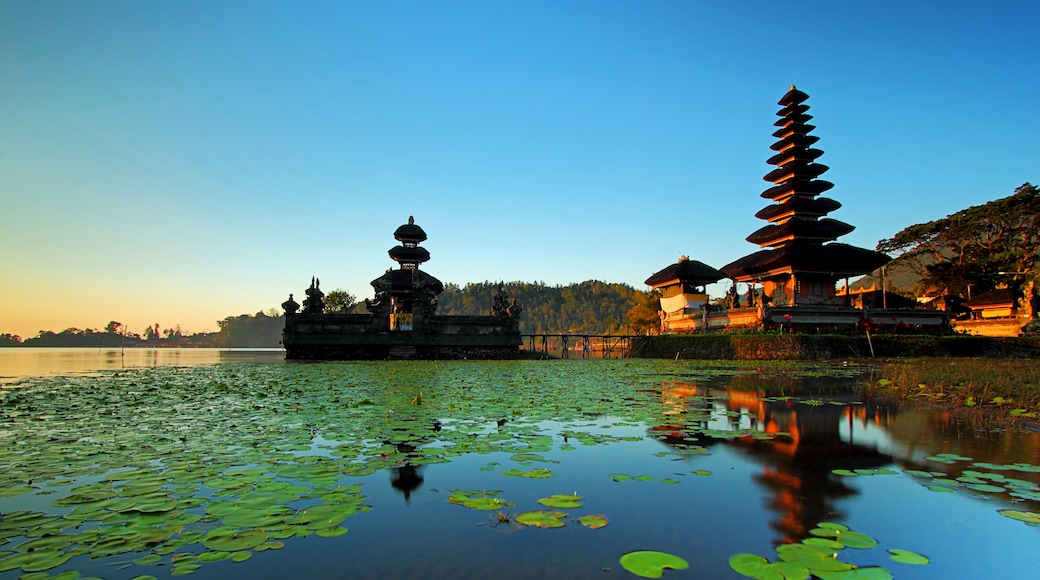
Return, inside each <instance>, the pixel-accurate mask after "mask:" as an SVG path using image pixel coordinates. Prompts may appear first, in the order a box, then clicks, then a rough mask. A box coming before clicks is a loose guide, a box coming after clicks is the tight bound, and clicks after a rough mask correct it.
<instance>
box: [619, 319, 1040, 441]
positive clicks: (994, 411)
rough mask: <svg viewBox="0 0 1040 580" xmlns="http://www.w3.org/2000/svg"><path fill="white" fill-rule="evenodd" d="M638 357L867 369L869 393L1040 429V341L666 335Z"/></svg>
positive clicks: (981, 420) (996, 424)
mask: <svg viewBox="0 0 1040 580" xmlns="http://www.w3.org/2000/svg"><path fill="white" fill-rule="evenodd" d="M872 352H873V356H871V353H872ZM632 356H635V357H642V358H674V359H676V360H678V359H700V360H733V361H771V362H773V363H774V364H785V363H787V364H800V363H810V362H813V361H815V362H828V361H829V362H838V361H843V362H848V363H853V364H857V365H868V366H871V367H872V368H873V369H874V370H873V372H872V373H871V375H870V377H871V378H870V380H869V382H867V383H866V384H865V385H864V387H865V388H866V389H867V390H868V392H870V393H872V394H873V395H875V396H879V397H884V398H887V399H892V400H897V401H911V402H914V403H919V404H928V405H935V406H938V407H941V408H944V409H947V410H949V411H951V412H955V413H958V414H962V415H964V416H966V417H968V418H969V419H970V420H971V422H972V423H973V424H974V425H976V426H977V427H978V428H982V429H986V428H1005V427H1009V426H1015V427H1024V428H1028V429H1032V430H1040V337H1038V336H1022V337H1018V338H992V337H983V336H969V335H946V336H920V335H876V336H873V337H871V339H870V340H869V341H868V339H867V337H866V336H862V337H858V336H843V335H810V334H769V333H755V334H702V335H661V336H653V337H646V338H645V339H641V340H640V341H638V342H637V344H635V345H633V353H632Z"/></svg>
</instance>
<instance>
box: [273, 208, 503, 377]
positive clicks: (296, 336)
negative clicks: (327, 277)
mask: <svg viewBox="0 0 1040 580" xmlns="http://www.w3.org/2000/svg"><path fill="white" fill-rule="evenodd" d="M394 238H395V239H396V240H397V241H398V242H400V245H398V246H395V247H393V248H391V249H390V251H389V254H390V258H391V259H393V260H394V261H395V262H397V263H398V264H399V265H400V268H399V269H397V270H394V269H389V270H387V271H386V273H385V274H383V275H382V276H380V277H378V278H376V279H375V280H373V281H372V287H373V288H374V289H375V297H374V299H373V300H369V299H366V300H365V306H366V308H367V310H368V312H369V313H368V314H332V313H326V312H325V311H324V305H323V298H324V293H323V292H322V291H321V289H320V288H319V286H320V284H321V282H320V280H318V279H317V278H312V279H311V285H310V287H309V288H308V289H307V291H306V294H307V298H306V299H305V300H304V301H303V309H302V310H300V306H299V304H297V303H296V302H295V301H294V300H293V297H292V294H290V295H289V300H287V301H286V302H285V303H283V304H282V308H284V309H285V330H284V331H283V332H282V345H283V346H284V347H285V358H289V359H324V360H354V359H360V360H385V359H389V358H421V359H463V358H485V359H486V358H515V357H516V356H517V355H518V354H519V351H520V342H521V339H520V313H521V311H522V309H521V307H520V306H519V305H518V304H517V303H516V300H513V301H512V302H509V301H508V298H507V297H506V295H505V294H504V293H503V292H502V291H501V290H500V291H499V293H498V295H497V296H496V297H495V304H494V306H493V307H492V310H491V314H490V315H486V316H443V315H438V314H437V295H438V294H440V293H441V292H443V291H444V284H442V283H441V281H440V280H438V279H437V278H434V277H433V276H431V275H430V274H428V273H426V272H424V271H423V270H421V269H419V265H420V264H422V263H424V262H426V261H427V260H429V259H430V252H429V251H428V250H426V248H423V247H421V246H420V245H419V244H421V243H422V242H424V241H426V232H425V231H423V229H422V228H421V227H419V226H418V225H416V224H415V220H414V219H413V218H411V217H409V218H408V223H407V224H404V225H402V226H400V227H399V228H397V230H396V231H395V232H394ZM297 311H299V312H297Z"/></svg>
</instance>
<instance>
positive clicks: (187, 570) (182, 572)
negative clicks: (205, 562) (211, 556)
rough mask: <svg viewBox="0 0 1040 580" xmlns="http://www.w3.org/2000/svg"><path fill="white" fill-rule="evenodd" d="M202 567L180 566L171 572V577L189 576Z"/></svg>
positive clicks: (192, 565) (190, 564) (194, 565)
mask: <svg viewBox="0 0 1040 580" xmlns="http://www.w3.org/2000/svg"><path fill="white" fill-rule="evenodd" d="M201 567H202V566H200V565H198V564H194V563H188V564H178V565H176V566H174V567H173V569H172V570H170V576H187V575H188V574H191V573H192V572H194V571H196V570H198V569H199V568H201Z"/></svg>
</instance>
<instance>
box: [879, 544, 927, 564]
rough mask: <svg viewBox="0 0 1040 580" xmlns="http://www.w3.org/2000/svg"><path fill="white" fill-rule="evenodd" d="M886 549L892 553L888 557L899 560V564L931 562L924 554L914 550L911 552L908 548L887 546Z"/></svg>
mask: <svg viewBox="0 0 1040 580" xmlns="http://www.w3.org/2000/svg"><path fill="white" fill-rule="evenodd" d="M888 551H889V553H891V554H892V555H891V556H889V558H891V559H892V560H893V561H895V562H899V563H901V564H917V565H920V564H927V563H929V562H931V560H929V559H928V558H926V557H925V556H922V555H921V554H918V553H916V552H911V551H909V550H901V549H899V548H889V549H888Z"/></svg>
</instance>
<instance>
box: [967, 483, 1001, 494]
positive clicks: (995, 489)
mask: <svg viewBox="0 0 1040 580" xmlns="http://www.w3.org/2000/svg"><path fill="white" fill-rule="evenodd" d="M968 489H974V490H975V491H983V492H986V493H1004V491H1005V490H1004V488H1003V487H1000V486H999V485H990V484H988V483H975V484H972V485H969V486H968Z"/></svg>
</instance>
